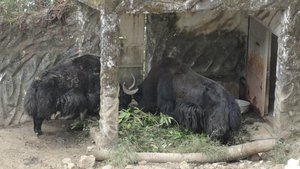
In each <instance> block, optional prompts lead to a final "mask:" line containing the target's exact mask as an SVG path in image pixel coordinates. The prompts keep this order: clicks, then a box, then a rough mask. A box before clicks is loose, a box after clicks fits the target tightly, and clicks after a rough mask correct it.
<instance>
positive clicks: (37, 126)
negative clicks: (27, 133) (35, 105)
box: [33, 116, 44, 136]
mask: <svg viewBox="0 0 300 169" xmlns="http://www.w3.org/2000/svg"><path fill="white" fill-rule="evenodd" d="M43 121H44V119H43V118H39V117H37V116H34V117H33V130H34V132H35V134H36V135H37V136H39V135H41V134H43V133H42V123H43Z"/></svg>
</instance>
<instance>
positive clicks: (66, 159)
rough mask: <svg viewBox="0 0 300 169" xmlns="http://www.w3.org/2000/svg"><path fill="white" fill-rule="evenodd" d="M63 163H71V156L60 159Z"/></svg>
mask: <svg viewBox="0 0 300 169" xmlns="http://www.w3.org/2000/svg"><path fill="white" fill-rule="evenodd" d="M61 161H62V163H63V164H68V163H72V160H71V158H64V159H62V160H61Z"/></svg>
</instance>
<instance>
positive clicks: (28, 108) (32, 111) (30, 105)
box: [24, 81, 38, 116]
mask: <svg viewBox="0 0 300 169" xmlns="http://www.w3.org/2000/svg"><path fill="white" fill-rule="evenodd" d="M37 83H38V82H37V81H33V82H32V84H31V85H30V87H29V89H28V90H27V93H26V95H25V98H24V109H25V112H26V113H27V114H28V115H30V116H35V115H36V114H37V104H38V103H37V100H36V92H37Z"/></svg>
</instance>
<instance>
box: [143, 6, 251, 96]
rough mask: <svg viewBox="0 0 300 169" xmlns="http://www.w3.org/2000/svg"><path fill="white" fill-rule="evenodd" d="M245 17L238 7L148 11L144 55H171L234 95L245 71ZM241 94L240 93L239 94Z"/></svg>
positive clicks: (158, 57)
mask: <svg viewBox="0 0 300 169" xmlns="http://www.w3.org/2000/svg"><path fill="white" fill-rule="evenodd" d="M244 22H247V17H245V16H244V15H243V14H242V13H240V12H238V11H205V12H199V13H181V14H161V15H158V14H157V15H156V14H152V15H150V16H149V21H148V23H147V29H148V31H147V34H148V42H147V59H148V60H149V61H150V60H151V62H152V63H154V62H157V61H159V60H161V59H162V58H164V57H174V58H176V59H178V60H180V61H182V62H184V63H187V64H188V65H190V66H191V67H192V69H193V70H195V71H196V72H198V73H199V74H202V75H204V76H206V77H208V78H211V79H214V80H216V81H219V82H220V83H222V84H223V85H224V86H225V87H226V88H227V89H228V90H230V92H231V93H232V94H234V95H235V96H236V97H237V98H238V97H240V80H241V79H243V77H244V75H245V63H246V46H247V44H246V39H247V34H246V32H247V31H246V30H247V25H245V24H244ZM241 95H242V94H241Z"/></svg>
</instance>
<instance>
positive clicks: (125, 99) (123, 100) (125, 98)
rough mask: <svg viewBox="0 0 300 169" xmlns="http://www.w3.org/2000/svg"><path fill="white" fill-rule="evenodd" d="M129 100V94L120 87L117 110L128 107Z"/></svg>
mask: <svg viewBox="0 0 300 169" xmlns="http://www.w3.org/2000/svg"><path fill="white" fill-rule="evenodd" d="M120 88H121V86H120ZM131 100H132V97H131V95H128V94H126V93H125V92H124V91H123V90H122V88H121V89H120V92H119V110H122V109H126V108H128V106H129V104H130V103H131Z"/></svg>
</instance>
